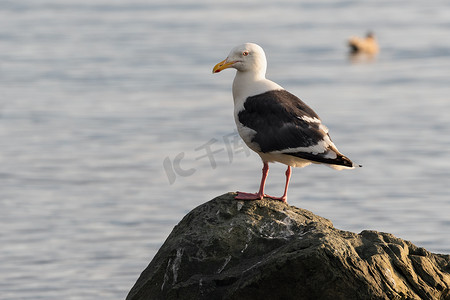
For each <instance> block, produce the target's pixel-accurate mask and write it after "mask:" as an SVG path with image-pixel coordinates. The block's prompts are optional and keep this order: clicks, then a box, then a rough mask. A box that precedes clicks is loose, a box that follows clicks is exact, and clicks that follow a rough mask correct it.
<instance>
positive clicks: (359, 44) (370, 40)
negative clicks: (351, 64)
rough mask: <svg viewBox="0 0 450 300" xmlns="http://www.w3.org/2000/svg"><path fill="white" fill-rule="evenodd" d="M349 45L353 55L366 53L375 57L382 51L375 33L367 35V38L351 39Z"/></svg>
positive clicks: (355, 37) (354, 37) (353, 37)
mask: <svg viewBox="0 0 450 300" xmlns="http://www.w3.org/2000/svg"><path fill="white" fill-rule="evenodd" d="M348 45H349V47H350V53H351V54H359V53H365V54H368V55H375V54H377V53H378V52H379V51H380V50H379V47H378V43H377V40H376V39H375V35H374V34H373V32H369V33H367V35H366V37H365V38H360V37H357V36H352V37H350V39H349V40H348Z"/></svg>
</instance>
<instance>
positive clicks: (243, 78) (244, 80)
mask: <svg viewBox="0 0 450 300" xmlns="http://www.w3.org/2000/svg"><path fill="white" fill-rule="evenodd" d="M280 89H283V88H282V87H281V86H279V85H278V84H276V83H275V82H273V81H270V80H268V79H266V77H265V74H264V73H262V72H259V73H257V72H241V71H237V72H236V76H235V77H234V81H233V98H234V103H235V104H236V103H237V102H242V101H244V100H245V99H247V97H250V96H254V95H258V94H262V93H265V92H267V91H271V90H280Z"/></svg>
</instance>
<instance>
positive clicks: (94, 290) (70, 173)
mask: <svg viewBox="0 0 450 300" xmlns="http://www.w3.org/2000/svg"><path fill="white" fill-rule="evenodd" d="M369 30H371V31H373V32H374V33H375V36H376V38H377V40H378V43H379V46H380V52H379V54H378V55H376V56H375V57H372V58H370V59H362V60H360V59H357V60H354V59H351V58H350V57H349V55H348V51H349V49H348V46H347V40H348V38H350V36H353V35H359V36H364V35H365V34H366V33H367V32H368V31H369ZM243 42H255V43H258V44H260V45H261V46H262V47H263V48H264V49H265V51H266V55H267V58H268V74H267V77H268V78H270V79H272V80H274V81H276V82H278V83H279V84H280V85H282V86H283V87H285V88H286V89H288V90H289V91H291V92H292V93H294V94H296V95H298V96H299V97H300V98H301V99H302V100H304V101H305V102H307V103H308V104H309V105H310V106H311V107H312V108H313V109H314V110H315V111H316V112H317V113H318V114H319V115H320V116H321V118H322V119H323V121H324V123H325V124H326V125H327V126H328V127H329V129H330V134H331V137H332V138H333V140H334V142H335V143H336V145H337V146H338V148H339V149H340V150H341V151H342V152H343V153H344V154H346V155H347V156H349V157H350V158H351V159H352V160H353V161H355V162H358V163H360V164H362V165H363V166H364V167H363V168H361V169H358V170H352V171H342V172H337V171H334V170H332V169H329V168H326V167H323V166H316V165H313V166H310V167H307V168H304V169H295V170H294V172H293V177H292V181H291V185H290V191H289V194H288V202H289V204H290V205H294V206H297V207H302V208H305V209H308V210H311V211H312V212H314V213H316V214H318V215H320V216H323V217H326V218H328V219H330V220H331V221H332V222H333V223H334V225H335V227H337V228H339V229H342V230H349V231H353V232H360V231H362V230H364V229H373V230H378V231H384V232H390V233H392V234H394V235H396V236H398V237H400V238H403V239H406V240H410V241H411V242H413V243H414V244H416V245H417V246H420V247H425V248H426V249H428V250H430V251H432V252H437V253H447V254H449V253H450V239H449V234H448V233H449V231H450V218H449V212H450V202H449V195H450V188H449V179H450V151H449V148H450V120H449V117H450V77H449V74H450V73H449V70H450V3H449V2H448V1H444V0H440V1H439V0H437V1H433V2H424V1H419V0H413V1H406V0H405V1H403V0H400V1H384V0H382V1H378V0H377V1H357V0H346V1H334V0H333V1H332V0H321V1H316V0H314V1H313V0H310V1H301V0H281V1H265V0H263V1H261V0H258V1H256V0H250V1H226V2H223V1H221V2H215V3H213V2H212V1H206V0H198V1H181V0H174V1H169V2H167V1H163V0H152V1H144V0H131V1H118V0H117V1H111V0H77V1H74V0H65V1H59V0H35V1H33V0H28V1H26V0H23V1H15V0H14V1H13V0H10V1H8V0H3V1H0V228H1V229H0V245H1V246H0V260H1V262H2V263H1V264H0V290H1V291H2V295H1V296H0V297H1V298H2V299H99V298H102V299H124V298H125V296H126V294H127V293H128V291H129V290H130V288H131V287H132V285H133V284H134V282H135V281H136V279H137V278H138V276H139V275H140V273H141V272H142V271H143V270H144V268H145V267H146V266H147V265H148V263H149V262H150V260H151V259H152V258H153V256H154V255H155V254H156V252H157V250H158V249H159V247H160V246H161V245H162V243H163V242H164V240H165V239H166V237H167V235H168V234H169V233H170V231H171V230H172V228H173V227H174V226H175V225H176V224H177V223H178V222H179V221H180V220H181V218H182V217H183V216H184V215H185V214H186V213H188V212H189V211H190V210H192V209H193V208H195V207H196V206H198V205H200V204H202V203H204V202H206V201H208V200H210V199H212V198H214V197H215V196H218V195H221V194H223V193H226V192H228V191H236V190H241V191H247V192H254V191H256V190H257V188H258V186H259V180H260V174H261V167H262V164H261V162H260V159H259V157H258V156H257V155H256V154H254V153H250V152H249V151H248V149H247V148H244V147H243V146H242V144H241V142H240V140H239V139H237V136H236V132H235V124H234V120H233V102H232V95H231V83H232V80H233V77H234V73H235V71H234V70H226V71H224V72H221V73H220V74H215V75H212V74H211V70H212V67H213V66H214V65H215V64H216V63H217V62H219V61H221V60H223V59H224V58H225V57H226V56H227V55H228V53H229V51H230V50H231V48H233V47H234V46H236V45H238V44H241V43H243ZM284 170H285V166H283V165H272V166H271V172H270V174H269V178H268V184H267V193H269V194H273V195H278V194H279V195H281V193H282V191H283V185H284Z"/></svg>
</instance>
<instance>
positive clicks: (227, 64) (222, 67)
mask: <svg viewBox="0 0 450 300" xmlns="http://www.w3.org/2000/svg"><path fill="white" fill-rule="evenodd" d="M234 63H235V62H234V61H230V62H227V60H226V59H224V60H222V61H221V62H220V63H218V64H217V65H215V66H214V68H213V70H212V72H213V73H219V72H220V71H222V70H225V69H227V68H229V67H231V66H232V65H233V64H234Z"/></svg>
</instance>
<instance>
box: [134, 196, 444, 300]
mask: <svg viewBox="0 0 450 300" xmlns="http://www.w3.org/2000/svg"><path fill="white" fill-rule="evenodd" d="M138 299H346V300H347V299H450V256H449V255H440V254H433V253H430V252H428V251H427V250H425V249H423V248H419V247H416V246H415V245H413V244H412V243H410V242H408V241H405V240H402V239H400V238H397V237H395V236H393V235H392V234H389V233H382V232H376V231H363V232H361V233H360V234H356V233H352V232H348V231H342V230H339V229H336V228H334V227H333V224H332V223H331V221H329V220H327V219H325V218H322V217H320V216H316V215H314V214H313V213H311V212H310V211H307V210H304V209H301V208H296V207H294V206H289V205H287V204H284V203H281V202H278V201H273V200H261V201H237V200H234V195H233V194H232V193H228V194H225V195H222V196H219V197H217V198H215V199H213V200H211V201H209V202H207V203H205V204H203V205H200V206H199V207H197V208H195V209H194V210H192V211H191V212H190V213H189V214H187V215H186V216H185V217H184V218H183V220H181V222H180V223H179V224H178V225H177V226H175V228H174V229H173V231H172V233H171V234H170V235H169V237H168V238H167V240H166V241H165V243H164V244H163V246H162V247H161V248H160V250H159V251H158V253H157V254H156V255H155V257H154V258H153V260H152V261H151V263H150V265H149V266H148V267H147V268H146V269H145V270H144V272H143V273H142V274H141V276H140V278H139V279H138V280H137V282H136V284H135V285H134V287H133V288H132V289H131V291H130V293H129V294H128V297H127V300H138Z"/></svg>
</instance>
